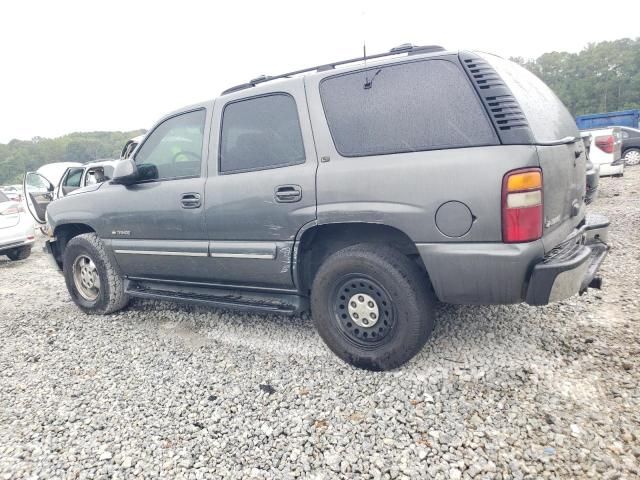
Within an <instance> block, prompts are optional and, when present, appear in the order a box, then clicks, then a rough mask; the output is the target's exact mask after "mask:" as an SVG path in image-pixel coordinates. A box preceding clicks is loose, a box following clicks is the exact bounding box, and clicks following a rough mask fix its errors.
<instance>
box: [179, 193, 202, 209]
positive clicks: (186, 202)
mask: <svg viewBox="0 0 640 480" xmlns="http://www.w3.org/2000/svg"><path fill="white" fill-rule="evenodd" d="M180 203H181V204H182V208H200V206H201V205H202V202H201V201H200V194H199V193H183V194H182V196H181V197H180Z"/></svg>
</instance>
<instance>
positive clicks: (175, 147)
mask: <svg viewBox="0 0 640 480" xmlns="http://www.w3.org/2000/svg"><path fill="white" fill-rule="evenodd" d="M204 121H205V110H196V111H195V112H189V113H183V114H181V115H176V116H175V117H171V118H169V119H168V120H165V121H164V122H163V123H161V124H160V125H159V126H158V127H157V128H156V129H155V130H154V131H153V132H152V133H151V135H149V137H148V138H147V140H146V141H145V142H144V144H143V145H142V146H141V147H140V149H139V150H138V153H137V154H136V157H135V162H136V165H137V166H138V171H139V174H140V179H141V180H163V179H174V178H183V177H197V176H200V164H201V161H202V140H203V138H204Z"/></svg>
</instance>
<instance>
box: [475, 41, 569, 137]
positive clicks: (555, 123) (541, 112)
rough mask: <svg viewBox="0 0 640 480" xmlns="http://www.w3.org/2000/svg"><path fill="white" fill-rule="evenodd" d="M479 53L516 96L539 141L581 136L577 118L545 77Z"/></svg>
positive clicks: (498, 58) (509, 62)
mask: <svg viewBox="0 0 640 480" xmlns="http://www.w3.org/2000/svg"><path fill="white" fill-rule="evenodd" d="M479 55H481V56H482V57H483V58H484V59H485V60H486V61H487V62H489V64H491V66H492V67H493V68H494V69H495V70H496V72H497V73H498V75H500V77H502V80H504V82H505V83H506V84H507V86H508V87H509V89H510V90H511V93H513V95H514V97H516V99H517V100H518V103H519V104H520V107H522V111H523V112H524V115H525V117H526V118H527V121H528V122H529V126H530V127H531V131H532V132H533V136H534V137H535V139H536V141H537V142H539V143H548V142H553V141H556V140H560V139H562V138H565V137H579V135H580V134H579V133H578V127H576V122H575V120H574V119H573V117H572V116H571V114H570V113H569V111H568V110H567V108H566V107H565V106H564V104H563V103H562V102H561V101H560V99H559V98H558V97H557V96H556V94H555V93H553V91H552V90H551V89H550V88H549V87H548V86H547V85H546V84H545V83H544V82H543V81H542V80H540V79H539V78H538V77H536V76H535V75H534V74H533V73H531V72H529V71H528V70H527V69H525V68H523V67H521V66H520V65H518V64H517V63H514V62H511V61H509V60H505V59H503V58H500V57H498V56H495V55H491V54H487V53H482V54H479Z"/></svg>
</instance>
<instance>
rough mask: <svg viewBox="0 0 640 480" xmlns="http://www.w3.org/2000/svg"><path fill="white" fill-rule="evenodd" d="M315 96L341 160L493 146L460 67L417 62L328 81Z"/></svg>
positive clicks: (491, 134)
mask: <svg viewBox="0 0 640 480" xmlns="http://www.w3.org/2000/svg"><path fill="white" fill-rule="evenodd" d="M320 96H321V99H322V105H323V108H324V112H325V116H326V119H327V123H328V126H329V130H330V132H331V136H332V138H333V141H334V144H335V147H336V150H337V151H338V153H339V154H340V155H342V156H345V157H357V156H365V155H383V154H391V153H403V152H414V151H422V150H434V149H441V148H456V147H470V146H479V145H495V144H498V143H499V141H498V138H497V136H496V134H495V131H494V129H493V127H492V125H491V124H490V122H489V119H488V118H487V116H486V113H485V111H484V109H483V107H482V105H481V103H480V100H479V99H478V97H477V95H476V93H475V91H474V90H473V87H472V86H471V85H470V83H469V81H468V79H467V78H466V75H465V74H464V72H463V71H462V70H461V68H460V66H459V65H457V64H456V63H453V62H450V61H448V60H436V59H434V60H421V61H414V62H407V63H401V64H393V65H385V66H381V67H373V68H369V69H366V70H359V71H357V72H351V73H347V74H343V75H338V76H332V77H328V78H326V79H324V80H322V82H321V83H320Z"/></svg>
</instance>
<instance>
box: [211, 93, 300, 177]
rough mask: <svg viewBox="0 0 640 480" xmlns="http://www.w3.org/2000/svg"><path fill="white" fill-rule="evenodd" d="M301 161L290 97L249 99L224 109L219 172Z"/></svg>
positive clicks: (297, 129) (295, 111) (297, 121)
mask: <svg viewBox="0 0 640 480" xmlns="http://www.w3.org/2000/svg"><path fill="white" fill-rule="evenodd" d="M304 160H305V156H304V146H303V143H302V132H301V130H300V122H299V120H298V110H297V108H296V102H295V100H294V99H293V98H292V97H291V96H289V95H285V94H277V95H269V96H265V97H258V98H250V99H247V100H242V101H240V102H233V103H230V104H229V105H227V106H226V107H225V108H224V113H223V117H222V138H221V143H220V171H221V172H237V171H246V170H257V169H264V168H273V167H279V166H283V165H292V164H296V163H303V162H304Z"/></svg>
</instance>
